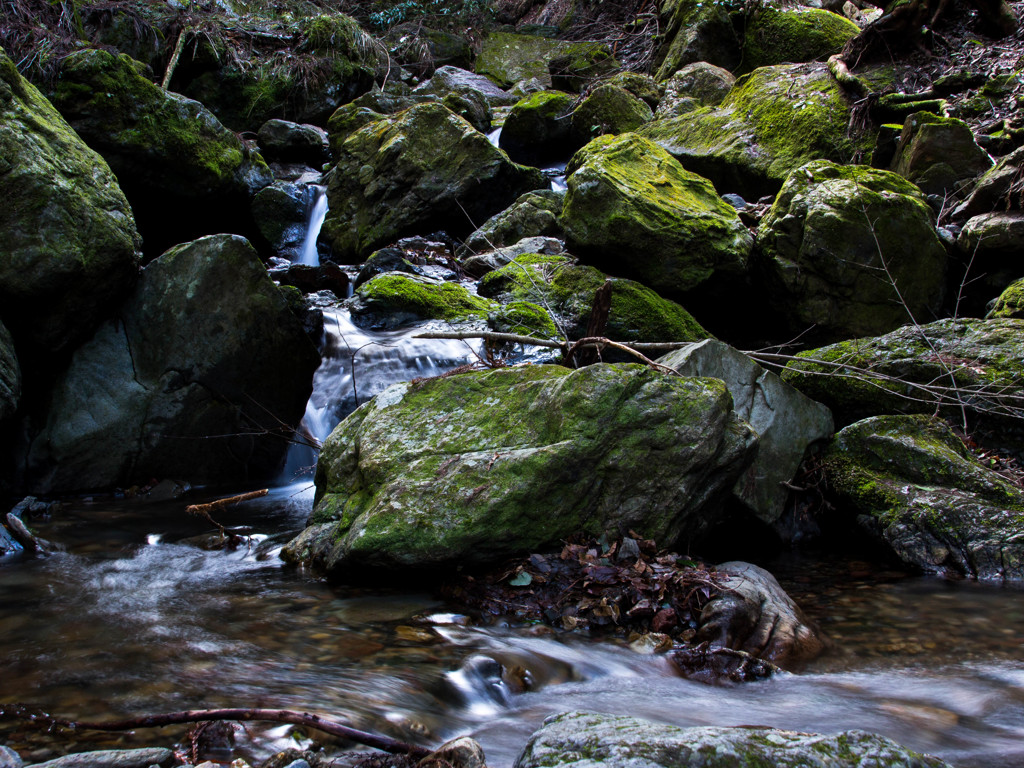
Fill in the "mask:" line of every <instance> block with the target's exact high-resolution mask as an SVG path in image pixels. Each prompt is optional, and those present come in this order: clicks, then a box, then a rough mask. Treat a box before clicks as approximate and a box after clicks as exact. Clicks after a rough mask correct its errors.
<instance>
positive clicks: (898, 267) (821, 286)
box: [757, 160, 947, 341]
mask: <svg viewBox="0 0 1024 768" xmlns="http://www.w3.org/2000/svg"><path fill="white" fill-rule="evenodd" d="M757 244H758V248H757V253H758V255H759V262H758V266H759V268H760V269H761V270H762V271H763V273H764V274H765V276H766V285H765V286H764V290H765V291H766V293H767V294H768V301H769V303H770V304H771V305H772V306H773V308H774V309H775V310H776V311H777V312H778V314H779V315H780V316H781V317H782V318H784V319H785V322H786V325H787V330H789V331H792V332H803V331H806V330H807V329H809V328H810V329H813V330H812V331H811V332H812V334H813V336H814V337H816V338H818V339H822V340H825V341H834V340H837V339H842V338H850V337H853V336H869V335H874V334H879V333H886V332H887V331H891V330H893V329H894V328H898V327H900V326H901V325H906V324H907V323H909V322H911V320H912V318H922V319H928V318H930V317H932V316H934V313H935V312H936V311H937V310H938V309H939V305H940V304H941V302H942V299H943V296H944V294H945V288H946V283H945V275H946V261H947V256H946V249H945V247H944V246H943V244H942V241H941V240H940V239H939V236H938V234H937V232H936V230H935V227H934V225H933V222H932V211H931V208H929V207H928V203H927V202H926V201H925V199H924V196H923V195H922V194H921V192H920V191H919V190H918V189H917V188H916V187H915V186H914V185H913V184H910V183H909V182H907V181H906V180H904V179H903V178H901V177H899V176H897V175H896V174H894V173H890V172H888V171H879V170H876V169H874V168H868V167H867V166H841V165H836V164H835V163H832V162H829V161H827V160H819V161H816V162H813V163H808V164H807V165H805V166H803V167H802V168H799V169H797V170H795V171H793V173H791V174H790V175H789V178H787V179H786V183H785V185H784V186H783V188H782V191H781V192H779V195H778V197H776V199H775V203H774V205H772V208H771V210H770V211H769V212H768V215H767V216H765V217H764V219H762V220H761V224H760V227H759V228H758V231H757Z"/></svg>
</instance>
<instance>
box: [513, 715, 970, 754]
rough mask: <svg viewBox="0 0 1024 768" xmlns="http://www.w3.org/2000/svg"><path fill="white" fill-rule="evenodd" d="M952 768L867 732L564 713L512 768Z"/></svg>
mask: <svg viewBox="0 0 1024 768" xmlns="http://www.w3.org/2000/svg"><path fill="white" fill-rule="evenodd" d="M606 766H630V768H761V766H766V767H767V766H771V768H951V767H950V766H949V765H948V764H947V763H945V762H943V761H942V760H939V759H938V758H936V757H931V756H929V755H922V754H919V753H917V752H912V751H910V750H909V749H905V748H904V747H901V746H900V745H899V744H896V743H895V742H894V741H890V740H889V739H886V738H884V737H882V736H876V735H875V734H872V733H866V732H864V731H844V732H842V733H838V734H833V735H829V736H823V735H819V734H813V733H797V732H795V731H781V730H776V729H774V728H763V727H737V728H711V727H704V728H678V727H676V726H673V725H665V724H664V723H653V722H650V721H648V720H640V719H638V718H633V717H624V716H621V715H603V714H596V713H593V712H566V713H564V714H561V715H556V716H555V717H551V718H548V719H547V720H545V721H544V725H543V727H542V728H541V729H540V730H538V731H537V732H536V733H534V734H533V736H531V737H530V741H529V742H528V743H527V745H526V747H525V749H523V752H522V754H520V755H519V757H518V758H517V759H516V762H515V768H570V767H571V768H605V767H606Z"/></svg>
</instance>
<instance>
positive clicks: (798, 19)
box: [742, 6, 860, 72]
mask: <svg viewBox="0 0 1024 768" xmlns="http://www.w3.org/2000/svg"><path fill="white" fill-rule="evenodd" d="M858 32H860V27H858V26H857V25H856V24H854V23H853V22H852V21H850V20H849V19H847V18H846V17H845V16H840V15H839V14H836V13H832V12H831V11H826V10H824V9H821V8H802V7H796V8H777V7H774V8H773V7H770V6H769V7H764V8H761V9H760V10H758V11H755V12H754V13H753V14H751V15H750V16H749V17H748V18H747V20H746V25H745V30H744V35H743V63H742V71H743V72H750V71H752V70H755V69H757V68H758V67H768V66H772V65H773V64H798V63H800V62H807V61H825V60H827V59H828V57H829V56H832V55H833V54H836V53H839V52H840V51H842V50H843V46H844V45H846V43H847V41H849V40H850V39H851V38H853V37H855V36H856V35H857V33H858Z"/></svg>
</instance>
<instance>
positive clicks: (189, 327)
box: [23, 235, 319, 493]
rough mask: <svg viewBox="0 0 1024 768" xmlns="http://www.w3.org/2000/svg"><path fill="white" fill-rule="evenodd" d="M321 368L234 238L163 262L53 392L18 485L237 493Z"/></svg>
mask: <svg viewBox="0 0 1024 768" xmlns="http://www.w3.org/2000/svg"><path fill="white" fill-rule="evenodd" d="M318 364H319V355H318V354H317V353H316V350H315V349H314V348H313V346H312V344H311V343H310V341H309V339H308V338H307V337H306V335H305V334H304V333H303V330H302V326H301V323H300V321H299V320H298V318H297V317H296V316H295V315H293V314H292V313H291V311H290V310H289V308H288V305H287V302H286V300H285V297H284V295H283V294H282V293H281V292H280V291H279V290H278V288H277V287H276V286H275V285H274V284H273V282H271V280H270V278H269V276H268V275H267V272H266V270H265V269H264V267H263V265H262V264H261V263H260V261H259V258H258V257H257V255H256V252H255V251H254V250H253V248H252V247H251V246H250V245H249V243H248V242H247V241H246V240H244V239H243V238H241V237H238V236H232V235H214V236H211V237H206V238H202V239H200V240H197V241H195V242H192V243H188V244H185V245H182V246H178V247H176V248H173V249H171V250H170V251H168V252H166V253H165V254H163V255H162V256H160V258H158V259H156V260H155V261H153V262H152V263H151V264H150V265H149V266H147V267H146V269H145V270H143V273H142V276H141V278H140V280H139V284H138V286H137V288H136V290H135V292H134V293H133V294H132V295H131V297H130V298H129V299H128V301H127V303H126V304H125V305H124V306H123V307H122V309H121V312H120V315H119V317H118V320H117V321H116V322H114V321H111V322H107V323H106V324H104V325H102V326H101V327H100V329H99V330H98V331H97V332H96V335H95V336H94V337H93V338H92V339H91V340H89V341H88V342H87V343H86V344H84V345H83V346H82V347H80V348H79V349H78V350H76V352H75V353H74V355H73V356H72V359H71V363H70V365H69V367H68V369H67V370H66V371H65V372H64V373H63V375H62V376H60V377H59V379H58V380H57V383H56V385H55V386H54V389H53V392H52V394H51V396H50V402H49V406H48V408H47V409H46V422H45V426H44V427H43V428H42V430H41V432H39V433H38V434H36V435H35V436H34V439H32V440H31V442H30V444H29V445H28V446H27V447H26V449H25V453H26V456H25V457H24V466H25V476H24V478H23V484H24V485H25V486H26V487H27V488H30V489H32V490H33V491H35V492H38V493H57V492H71V491H80V490H86V489H94V488H107V487H110V486H115V485H129V484H132V483H134V482H138V481H147V480H149V479H150V478H153V477H173V478H181V479H187V480H190V481H192V482H212V481H216V482H219V483H227V482H243V481H251V480H256V479H257V478H262V477H266V476H267V475H268V474H269V473H271V472H273V471H274V470H275V469H276V467H277V465H278V462H279V461H280V460H281V459H282V458H283V453H284V450H285V448H286V447H287V442H286V441H285V440H283V439H282V437H287V432H286V431H285V430H286V429H287V427H288V426H289V425H291V426H294V425H296V424H297V423H298V421H299V419H300V418H301V416H302V413H303V411H304V409H305V403H306V399H307V398H308V397H309V392H310V389H311V380H312V375H313V371H314V370H315V369H316V367H317V365H318Z"/></svg>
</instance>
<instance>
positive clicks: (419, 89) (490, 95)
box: [412, 66, 519, 108]
mask: <svg viewBox="0 0 1024 768" xmlns="http://www.w3.org/2000/svg"><path fill="white" fill-rule="evenodd" d="M453 93H455V94H459V95H469V94H476V95H478V96H480V97H482V98H483V99H484V100H485V101H486V102H487V105H488V106H490V107H491V108H494V107H507V106H510V105H512V104H515V103H516V102H517V101H518V100H519V97H517V96H513V95H512V94H510V93H508V92H507V91H505V90H503V89H501V88H499V87H498V86H496V85H495V84H494V83H493V82H491V81H490V80H489V79H487V78H486V77H484V76H483V75H478V74H476V73H474V72H468V71H466V70H464V69H459V68H458V67H451V66H448V67H441V68H440V69H438V70H437V71H436V72H434V74H433V75H432V76H431V78H430V79H429V80H428V81H427V82H425V83H423V84H422V85H418V86H416V87H415V88H414V89H413V91H412V95H413V96H434V97H436V98H437V99H439V100H440V99H443V98H444V97H445V96H447V95H449V94H453Z"/></svg>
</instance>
